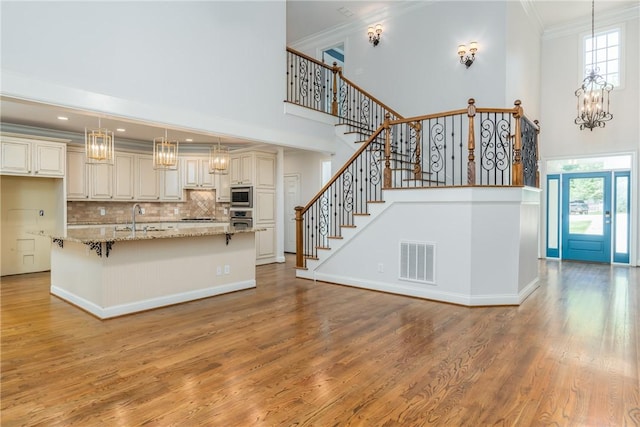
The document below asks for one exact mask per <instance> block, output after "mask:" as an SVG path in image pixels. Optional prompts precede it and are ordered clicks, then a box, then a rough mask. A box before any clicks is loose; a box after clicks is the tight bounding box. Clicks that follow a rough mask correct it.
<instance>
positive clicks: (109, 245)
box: [85, 241, 114, 258]
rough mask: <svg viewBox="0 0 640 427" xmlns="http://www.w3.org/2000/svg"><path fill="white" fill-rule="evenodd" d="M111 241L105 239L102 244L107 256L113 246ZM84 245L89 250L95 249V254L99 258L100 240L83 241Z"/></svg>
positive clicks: (100, 253) (100, 250)
mask: <svg viewBox="0 0 640 427" xmlns="http://www.w3.org/2000/svg"><path fill="white" fill-rule="evenodd" d="M113 244H114V242H113V241H107V242H105V244H104V246H105V252H104V254H105V257H106V258H109V253H110V252H111V249H112V248H113ZM85 245H87V246H88V247H89V250H91V251H95V252H96V255H98V256H99V257H100V258H102V242H88V243H85Z"/></svg>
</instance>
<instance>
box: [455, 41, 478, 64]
mask: <svg viewBox="0 0 640 427" xmlns="http://www.w3.org/2000/svg"><path fill="white" fill-rule="evenodd" d="M477 51H478V42H471V43H469V53H470V54H471V56H469V55H467V56H465V54H466V53H467V46H466V45H463V44H461V45H460V46H458V55H459V56H460V63H461V64H464V65H466V66H467V68H469V67H471V64H473V61H475V60H476V52H477Z"/></svg>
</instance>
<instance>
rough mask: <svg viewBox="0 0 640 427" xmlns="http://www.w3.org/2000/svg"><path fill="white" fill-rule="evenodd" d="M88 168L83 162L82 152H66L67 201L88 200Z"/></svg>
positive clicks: (70, 149) (72, 150) (70, 150)
mask: <svg viewBox="0 0 640 427" xmlns="http://www.w3.org/2000/svg"><path fill="white" fill-rule="evenodd" d="M88 168H89V166H87V164H86V163H85V161H84V150H76V149H73V148H71V147H69V149H68V150H67V200H86V199H88V198H89V180H88V179H87V176H88V174H89V170H88Z"/></svg>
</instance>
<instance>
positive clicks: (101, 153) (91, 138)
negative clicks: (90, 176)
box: [84, 117, 114, 165]
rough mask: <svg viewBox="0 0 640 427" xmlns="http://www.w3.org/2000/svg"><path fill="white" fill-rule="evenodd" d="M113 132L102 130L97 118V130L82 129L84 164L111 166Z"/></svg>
mask: <svg viewBox="0 0 640 427" xmlns="http://www.w3.org/2000/svg"><path fill="white" fill-rule="evenodd" d="M113 142H114V141H113V132H112V131H110V130H108V129H104V128H102V126H101V123H100V117H98V128H97V129H88V128H84V152H85V163H88V164H110V165H112V164H113V152H114V150H113Z"/></svg>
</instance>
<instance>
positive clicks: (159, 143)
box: [153, 129, 178, 170]
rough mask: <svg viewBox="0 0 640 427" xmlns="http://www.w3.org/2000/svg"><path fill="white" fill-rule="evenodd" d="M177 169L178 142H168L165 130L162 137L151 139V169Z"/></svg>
mask: <svg viewBox="0 0 640 427" xmlns="http://www.w3.org/2000/svg"><path fill="white" fill-rule="evenodd" d="M177 167H178V141H177V140H176V141H170V140H169V138H168V137H167V130H166V129H165V130H164V137H162V136H160V137H158V138H153V168H154V169H163V170H167V169H176V168H177Z"/></svg>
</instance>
